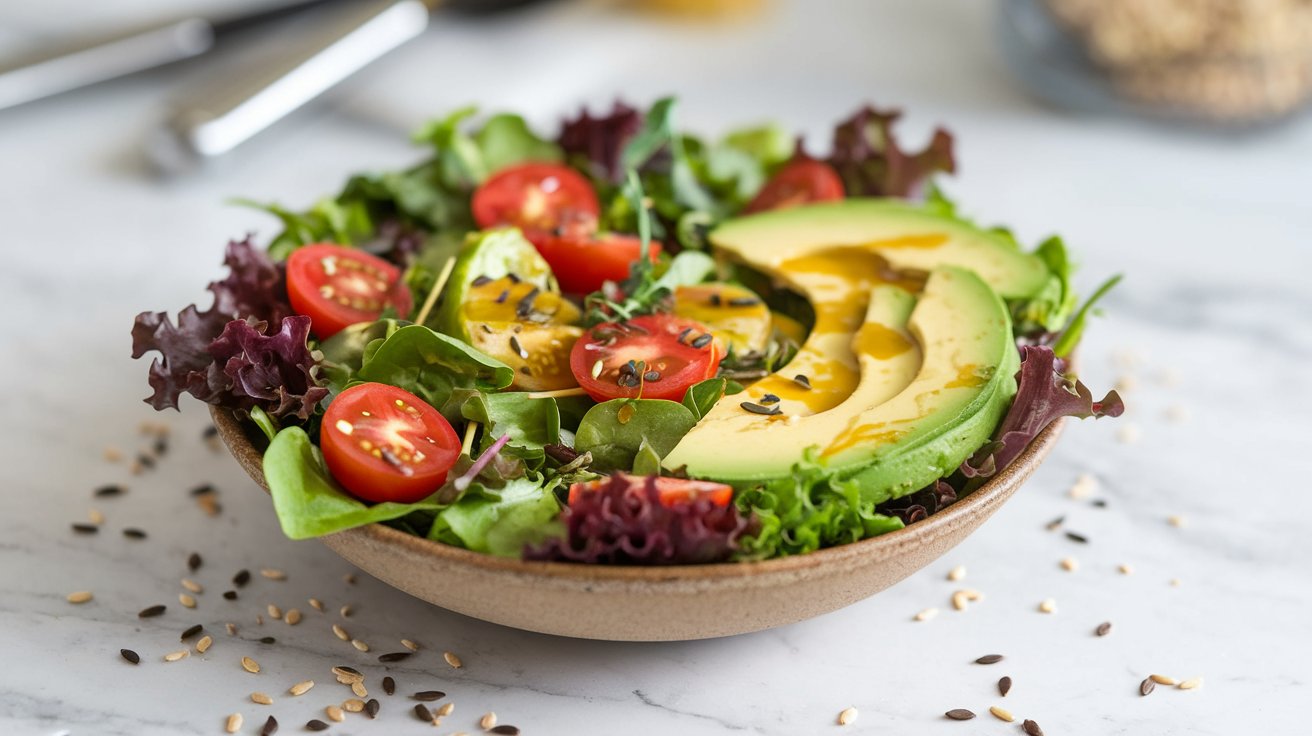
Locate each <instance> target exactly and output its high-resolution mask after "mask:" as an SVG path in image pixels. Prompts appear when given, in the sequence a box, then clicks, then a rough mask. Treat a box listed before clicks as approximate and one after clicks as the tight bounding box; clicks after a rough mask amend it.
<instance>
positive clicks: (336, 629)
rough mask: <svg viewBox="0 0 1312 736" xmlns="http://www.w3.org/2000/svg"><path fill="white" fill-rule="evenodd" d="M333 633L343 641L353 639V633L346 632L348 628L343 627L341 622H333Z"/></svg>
mask: <svg viewBox="0 0 1312 736" xmlns="http://www.w3.org/2000/svg"><path fill="white" fill-rule="evenodd" d="M333 634H334V635H336V636H337V638H338V639H341V640H342V641H350V640H351V635H350V634H348V633H346V629H343V628H342V626H341V624H333Z"/></svg>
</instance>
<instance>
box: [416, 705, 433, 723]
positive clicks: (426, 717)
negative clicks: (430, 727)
mask: <svg viewBox="0 0 1312 736" xmlns="http://www.w3.org/2000/svg"><path fill="white" fill-rule="evenodd" d="M415 718H418V719H419V720H421V721H431V720H433V711H431V710H429V709H428V706H426V705H424V704H423V703H415Z"/></svg>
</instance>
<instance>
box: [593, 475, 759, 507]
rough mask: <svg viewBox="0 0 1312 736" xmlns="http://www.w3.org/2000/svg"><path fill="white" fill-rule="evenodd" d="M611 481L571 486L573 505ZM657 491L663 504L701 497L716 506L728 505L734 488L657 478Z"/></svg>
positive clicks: (638, 479) (640, 479) (638, 478)
mask: <svg viewBox="0 0 1312 736" xmlns="http://www.w3.org/2000/svg"><path fill="white" fill-rule="evenodd" d="M619 475H621V476H623V477H625V478H627V479H628V480H630V481H632V482H634V483H645V482H646V481H647V478H644V477H641V476H626V475H624V474H623V473H620V474H619ZM610 482H611V479H610V478H600V479H598V480H590V481H587V482H585V483H575V484H574V485H572V486H570V487H569V503H570V504H571V505H572V504H573V503H574V502H575V501H577V500H578V499H579V497H580V496H582V495H583V494H585V493H591V492H593V491H597V490H600V489H601V488H604V487H605V486H606V484H608V483H610ZM656 493H657V495H658V496H659V498H660V500H661V505H662V506H665V507H670V506H675V505H678V504H681V503H688V502H690V501H693V500H694V499H699V498H706V499H710V502H711V503H712V504H713V505H715V506H728V505H729V501H730V500H732V499H733V488H732V487H731V486H728V485H726V484H724V483H714V482H712V481H709V480H688V479H686V478H656Z"/></svg>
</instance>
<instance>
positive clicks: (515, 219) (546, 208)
mask: <svg viewBox="0 0 1312 736" xmlns="http://www.w3.org/2000/svg"><path fill="white" fill-rule="evenodd" d="M470 207H471V208H472V209H473V212H474V221H475V222H477V223H478V226H479V227H482V228H488V227H494V226H496V225H514V226H515V227H518V228H519V229H520V230H522V231H523V232H524V236H525V237H527V238H528V239H529V240H532V241H533V242H534V243H537V242H540V240H541V239H542V238H544V237H546V236H547V235H549V234H550V233H552V232H554V231H555V230H556V229H557V228H558V227H560V225H561V224H562V223H563V222H565V221H566V220H568V219H570V218H571V217H576V216H578V215H586V216H587V217H588V218H590V219H591V220H592V221H593V222H595V221H596V219H597V215H598V214H599V213H600V212H601V206H600V205H599V204H598V203H597V194H596V192H594V191H592V185H591V184H589V183H588V180H587V179H585V178H584V177H583V175H582V174H580V173H578V172H577V171H575V170H573V169H571V168H569V167H568V166H561V165H560V164H520V165H518V166H511V167H509V168H505V169H502V170H501V171H498V172H497V173H495V174H493V175H492V176H491V177H490V178H489V179H488V180H487V181H485V182H483V184H482V185H481V186H479V188H478V189H475V190H474V198H473V200H472V201H471V202H470Z"/></svg>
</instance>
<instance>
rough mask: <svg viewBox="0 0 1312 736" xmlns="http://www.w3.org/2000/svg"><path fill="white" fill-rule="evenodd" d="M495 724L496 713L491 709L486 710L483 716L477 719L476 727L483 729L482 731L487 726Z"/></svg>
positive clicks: (492, 726)
mask: <svg viewBox="0 0 1312 736" xmlns="http://www.w3.org/2000/svg"><path fill="white" fill-rule="evenodd" d="M496 725H497V714H496V713H493V712H492V711H488V712H486V713H484V714H483V717H482V718H480V719H478V727H479V728H481V729H483V730H484V731H486V730H488V729H489V728H494V727H495V726H496Z"/></svg>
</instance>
